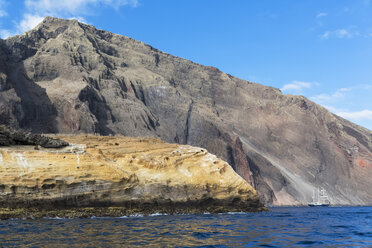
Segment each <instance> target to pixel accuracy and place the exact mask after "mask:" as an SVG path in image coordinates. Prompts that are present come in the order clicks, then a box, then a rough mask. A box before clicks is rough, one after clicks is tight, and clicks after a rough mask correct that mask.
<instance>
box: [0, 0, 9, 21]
mask: <svg viewBox="0 0 372 248" xmlns="http://www.w3.org/2000/svg"><path fill="white" fill-rule="evenodd" d="M6 5H7V3H6V2H5V0H0V17H3V16H6V15H7V14H8V13H7V12H6Z"/></svg>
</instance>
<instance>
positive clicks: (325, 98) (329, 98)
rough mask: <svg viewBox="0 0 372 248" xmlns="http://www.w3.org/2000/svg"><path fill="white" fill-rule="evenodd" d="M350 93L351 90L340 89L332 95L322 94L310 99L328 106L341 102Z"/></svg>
mask: <svg viewBox="0 0 372 248" xmlns="http://www.w3.org/2000/svg"><path fill="white" fill-rule="evenodd" d="M348 91H350V89H349V88H340V89H338V90H336V91H335V92H333V93H332V94H320V95H316V96H312V97H310V99H311V100H312V101H314V102H317V103H320V104H327V103H332V102H335V101H339V100H340V99H342V98H344V96H345V95H346V93H347V92H348Z"/></svg>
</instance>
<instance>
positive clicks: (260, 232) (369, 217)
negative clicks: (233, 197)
mask: <svg viewBox="0 0 372 248" xmlns="http://www.w3.org/2000/svg"><path fill="white" fill-rule="evenodd" d="M270 210H271V211H270V212H262V213H227V214H208V213H205V214H200V215H173V216H172V215H157V214H155V215H152V216H129V217H124V216H123V217H121V218H95V217H92V218H89V219H58V218H56V219H36V220H1V221H0V247H80V248H81V247H372V207H314V208H310V207H275V208H271V209H270Z"/></svg>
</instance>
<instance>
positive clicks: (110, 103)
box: [0, 17, 372, 205]
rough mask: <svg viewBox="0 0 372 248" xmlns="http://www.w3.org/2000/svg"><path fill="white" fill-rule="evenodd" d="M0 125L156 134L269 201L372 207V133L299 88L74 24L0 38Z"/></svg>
mask: <svg viewBox="0 0 372 248" xmlns="http://www.w3.org/2000/svg"><path fill="white" fill-rule="evenodd" d="M0 45H1V46H0V64H1V65H2V66H1V68H0V86H1V87H0V88H1V92H0V122H1V123H3V124H7V125H10V126H13V127H22V128H28V129H31V130H32V131H34V132H45V133H81V132H87V133H100V134H104V135H107V134H122V135H127V136H153V137H160V138H161V139H163V140H165V141H167V142H175V143H181V144H190V145H195V146H200V147H204V148H206V149H207V150H208V151H210V152H211V153H214V154H216V155H217V156H219V157H222V158H223V159H225V160H226V161H228V162H229V163H230V164H231V165H232V166H233V168H234V169H235V170H236V171H237V172H238V173H239V174H240V175H241V176H242V177H243V178H245V179H246V180H247V181H248V182H249V183H250V184H252V185H253V186H254V187H255V188H256V189H257V190H258V192H259V193H260V195H261V197H262V198H263V199H264V200H265V202H266V203H268V204H273V205H293V204H306V203H307V202H309V201H310V200H311V195H312V191H313V189H316V188H317V187H323V188H324V189H326V190H327V192H328V194H329V196H330V200H331V202H332V203H333V204H372V192H371V191H370V190H369V189H370V188H371V187H372V180H370V177H371V176H372V144H371V140H372V133H371V131H370V130H366V129H364V128H362V127H359V126H357V125H354V124H352V123H350V122H348V121H346V120H344V119H342V118H340V117H338V116H335V115H334V114H332V113H330V112H329V111H327V110H326V109H324V108H323V107H321V106H319V105H317V104H315V103H313V102H311V101H309V100H308V99H306V98H304V97H302V96H291V95H283V94H282V93H281V92H280V91H279V90H278V89H275V88H272V87H266V86H263V85H259V84H256V83H252V82H248V81H244V80H241V79H238V78H236V77H233V76H231V75H228V74H225V73H223V72H221V71H219V70H218V69H216V68H213V67H206V66H202V65H199V64H196V63H193V62H190V61H187V60H185V59H181V58H178V57H175V56H172V55H170V54H166V53H163V52H161V51H158V50H157V49H154V48H153V47H151V46H149V45H146V44H144V43H142V42H139V41H136V40H133V39H131V38H128V37H125V36H120V35H116V34H112V33H109V32H106V31H102V30H97V29H95V28H94V27H93V26H89V25H86V24H82V23H79V22H77V21H75V20H62V19H57V18H52V17H47V18H46V19H45V20H44V21H43V22H42V23H41V24H40V25H39V26H38V27H36V28H35V29H33V30H31V31H29V32H27V33H25V34H24V35H22V36H16V37H12V38H9V39H7V40H5V41H1V44H0Z"/></svg>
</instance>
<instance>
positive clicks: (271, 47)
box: [0, 0, 372, 130]
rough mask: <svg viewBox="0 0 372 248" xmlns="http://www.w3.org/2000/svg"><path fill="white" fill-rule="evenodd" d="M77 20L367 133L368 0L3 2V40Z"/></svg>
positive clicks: (371, 76)
mask: <svg viewBox="0 0 372 248" xmlns="http://www.w3.org/2000/svg"><path fill="white" fill-rule="evenodd" d="M47 15H49V16H55V17H60V18H76V19H78V20H79V21H82V22H84V23H88V24H91V25H94V26H96V27H97V28H99V29H104V30H107V31H110V32H113V33H117V34H121V35H126V36H129V37H132V38H134V39H137V40H140V41H143V42H145V43H147V44H150V45H152V46H153V47H155V48H157V49H159V50H162V51H164V52H168V53H171V54H173V55H176V56H179V57H182V58H186V59H189V60H191V61H194V62H196V63H200V64H203V65H208V66H214V67H217V68H219V69H220V70H221V71H224V72H226V73H229V74H231V75H234V76H236V77H239V78H242V79H246V80H249V81H253V82H256V83H260V84H264V85H268V86H273V87H276V88H278V89H281V90H282V92H283V93H284V94H293V95H304V96H305V97H307V98H309V99H310V100H312V101H314V102H316V103H318V104H321V105H323V106H324V107H326V108H327V109H329V110H330V111H332V112H333V113H335V114H337V115H340V116H342V117H344V118H346V119H348V120H350V121H352V122H355V123H357V124H359V125H362V126H364V127H366V128H368V129H369V130H372V100H371V99H372V0H327V1H324V0H312V1H306V0H281V1H278V0H177V1H176V0H63V1H60V0H0V37H1V38H7V37H9V36H13V35H16V34H22V33H23V32H25V31H27V30H30V29H32V28H34V27H35V26H36V25H37V24H38V23H39V22H41V21H42V19H43V18H44V17H45V16H47Z"/></svg>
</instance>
